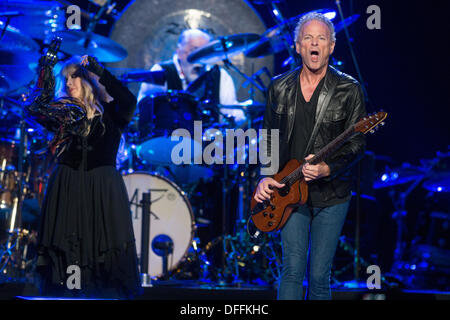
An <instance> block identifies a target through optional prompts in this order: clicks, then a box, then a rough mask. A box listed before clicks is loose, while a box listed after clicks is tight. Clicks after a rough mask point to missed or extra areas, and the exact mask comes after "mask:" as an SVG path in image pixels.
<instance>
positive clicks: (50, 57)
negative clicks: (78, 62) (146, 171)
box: [44, 37, 62, 65]
mask: <svg viewBox="0 0 450 320" xmlns="http://www.w3.org/2000/svg"><path fill="white" fill-rule="evenodd" d="M61 42H62V38H60V37H54V38H53V40H52V42H51V43H50V45H49V46H48V50H47V53H46V54H45V56H44V63H45V64H50V65H55V64H56V62H57V61H58V57H57V54H58V51H59V48H60V47H61Z"/></svg>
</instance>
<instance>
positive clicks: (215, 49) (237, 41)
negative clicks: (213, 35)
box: [187, 33, 266, 94]
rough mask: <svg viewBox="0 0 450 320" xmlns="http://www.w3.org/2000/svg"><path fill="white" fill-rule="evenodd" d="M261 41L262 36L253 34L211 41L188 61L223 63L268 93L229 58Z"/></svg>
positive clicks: (195, 52)
mask: <svg viewBox="0 0 450 320" xmlns="http://www.w3.org/2000/svg"><path fill="white" fill-rule="evenodd" d="M259 39H260V36H259V35H257V34H253V33H241V34H236V35H231V36H222V37H219V38H218V39H217V40H214V41H211V42H210V43H208V44H207V45H206V46H203V47H201V48H199V49H197V50H195V51H193V52H192V53H191V54H189V56H188V58H187V60H188V62H190V63H201V64H214V63H217V62H219V61H222V62H223V64H224V67H225V68H227V69H229V70H234V71H236V73H238V74H239V75H240V76H241V77H242V78H244V79H246V80H247V81H248V82H250V83H251V84H252V85H253V86H255V87H256V88H257V89H258V90H260V91H261V92H262V93H263V94H265V93H266V88H265V87H264V86H261V85H260V83H259V82H258V81H256V80H255V79H254V78H252V77H249V76H247V75H246V74H245V73H243V72H242V71H241V70H239V68H238V67H236V66H235V65H234V64H233V63H232V62H231V61H230V59H229V58H231V57H232V56H235V55H237V54H239V53H242V52H244V51H245V50H246V49H248V48H250V47H251V46H252V45H253V44H255V43H256V42H257V41H258V40H259Z"/></svg>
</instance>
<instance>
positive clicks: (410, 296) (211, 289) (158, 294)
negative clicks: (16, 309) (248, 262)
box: [0, 281, 450, 301]
mask: <svg viewBox="0 0 450 320" xmlns="http://www.w3.org/2000/svg"><path fill="white" fill-rule="evenodd" d="M37 297H40V296H39V291H38V289H37V288H36V287H35V286H34V285H32V284H27V283H0V300H21V299H31V300H32V299H33V298H37ZM332 298H333V300H450V292H440V291H418V290H404V289H403V290H402V289H389V290H386V289H381V290H369V289H364V288H354V289H347V288H334V289H332ZM135 300H222V301H223V300H230V301H234V300H266V301H267V300H276V290H275V289H274V288H269V287H263V286H252V285H241V286H240V287H239V286H233V287H229V286H215V285H207V284H196V283H194V282H189V281H177V282H172V283H169V282H166V283H161V284H154V285H152V286H151V287H144V290H143V294H142V295H141V296H139V297H137V298H136V299H135Z"/></svg>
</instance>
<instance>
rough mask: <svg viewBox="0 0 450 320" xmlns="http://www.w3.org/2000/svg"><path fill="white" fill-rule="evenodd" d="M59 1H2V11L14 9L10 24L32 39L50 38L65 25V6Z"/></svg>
mask: <svg viewBox="0 0 450 320" xmlns="http://www.w3.org/2000/svg"><path fill="white" fill-rule="evenodd" d="M67 6H68V5H63V4H61V3H59V1H42V0H36V1H35V0H33V1H24V0H8V1H6V3H5V1H2V5H1V9H2V11H15V12H17V13H18V15H17V16H15V17H13V18H12V19H11V26H13V27H15V28H18V29H19V30H20V31H21V32H22V33H23V34H26V35H28V36H30V37H32V38H34V39H40V40H45V39H51V38H52V33H53V32H55V31H60V30H64V29H65V27H66V7H67Z"/></svg>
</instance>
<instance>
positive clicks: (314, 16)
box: [294, 12, 336, 42]
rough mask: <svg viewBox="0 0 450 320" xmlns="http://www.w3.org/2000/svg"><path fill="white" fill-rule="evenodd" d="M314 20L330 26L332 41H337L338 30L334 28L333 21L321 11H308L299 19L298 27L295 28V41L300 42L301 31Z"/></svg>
mask: <svg viewBox="0 0 450 320" xmlns="http://www.w3.org/2000/svg"><path fill="white" fill-rule="evenodd" d="M312 20H317V21H320V22H323V23H325V24H326V25H327V27H328V30H330V40H331V42H336V32H335V30H334V25H333V22H331V20H330V19H328V18H327V17H325V16H324V15H323V14H321V13H319V12H310V13H307V14H305V15H303V16H301V17H300V19H299V20H298V23H297V27H296V28H295V32H294V39H295V42H298V40H299V36H300V32H301V31H302V28H303V26H304V25H305V24H306V23H308V22H310V21H312Z"/></svg>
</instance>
